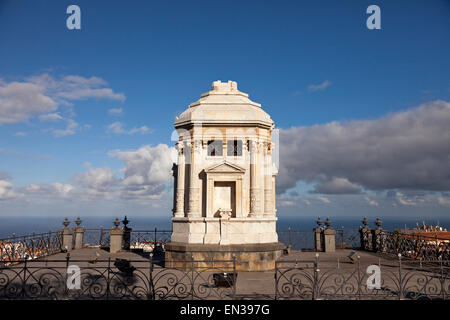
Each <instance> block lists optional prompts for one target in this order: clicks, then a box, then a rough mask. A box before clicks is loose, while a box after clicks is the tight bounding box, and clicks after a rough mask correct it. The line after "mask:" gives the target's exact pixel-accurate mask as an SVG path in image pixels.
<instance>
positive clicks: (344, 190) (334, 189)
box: [312, 177, 361, 194]
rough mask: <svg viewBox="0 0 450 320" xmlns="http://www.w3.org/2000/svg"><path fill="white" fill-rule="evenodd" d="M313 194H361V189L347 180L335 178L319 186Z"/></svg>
mask: <svg viewBox="0 0 450 320" xmlns="http://www.w3.org/2000/svg"><path fill="white" fill-rule="evenodd" d="M312 192H313V193H323V194H355V193H361V187H360V186H359V185H357V184H356V183H351V182H350V181H348V179H347V178H337V177H333V178H332V179H331V180H330V181H326V182H324V183H320V184H318V185H317V186H316V187H315V189H314V190H313V191H312Z"/></svg>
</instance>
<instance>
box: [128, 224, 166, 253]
mask: <svg viewBox="0 0 450 320" xmlns="http://www.w3.org/2000/svg"><path fill="white" fill-rule="evenodd" d="M171 235H172V230H158V228H155V229H153V230H132V231H131V235H130V249H142V250H144V251H153V249H154V248H155V247H156V246H162V247H164V245H165V244H166V243H168V242H170V237H171Z"/></svg>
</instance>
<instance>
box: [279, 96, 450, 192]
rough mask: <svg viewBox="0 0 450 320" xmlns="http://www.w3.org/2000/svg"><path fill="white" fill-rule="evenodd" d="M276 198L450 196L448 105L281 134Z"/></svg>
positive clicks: (425, 106) (436, 104)
mask: <svg viewBox="0 0 450 320" xmlns="http://www.w3.org/2000/svg"><path fill="white" fill-rule="evenodd" d="M280 159H281V161H280V170H279V176H278V180H277V186H278V192H279V193H283V192H284V191H286V190H287V189H289V188H293V187H295V185H296V183H297V182H298V181H304V182H306V183H315V184H316V186H315V189H314V191H313V192H316V193H324V194H351V193H360V192H361V188H362V189H366V190H375V191H380V190H389V189H400V190H401V189H404V190H429V191H447V190H450V103H449V102H446V101H440V100H438V101H432V102H428V103H424V104H422V105H420V106H418V107H416V108H413V109H410V110H407V111H402V112H397V113H393V114H388V115H387V116H385V117H382V118H379V119H376V120H364V121H349V122H331V123H328V124H324V125H315V126H311V127H292V128H290V129H287V130H281V131H280Z"/></svg>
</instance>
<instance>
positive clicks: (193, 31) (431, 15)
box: [0, 0, 450, 215]
mask: <svg viewBox="0 0 450 320" xmlns="http://www.w3.org/2000/svg"><path fill="white" fill-rule="evenodd" d="M71 4H77V5H79V7H80V8H81V30H68V29H67V28H66V19H67V17H68V14H66V8H67V7H68V6H69V5H71ZM371 4H376V5H378V6H379V7H380V8H381V27H382V28H381V30H368V29H367V27H366V19H367V17H368V16H369V15H368V14H366V8H367V7H368V6H369V5H371ZM449 18H450V2H448V1H439V0H436V1H432V2H430V1H375V2H374V1H226V2H216V1H99V0H97V1H92V0H91V1H61V0H58V1H43V0H39V1H21V0H14V1H8V0H0V79H1V80H0V88H2V87H3V88H4V89H5V88H10V89H11V88H12V87H8V86H10V85H11V84H14V83H19V84H22V85H23V84H26V83H31V84H33V85H38V86H40V88H42V90H43V91H42V92H41V93H42V95H44V96H45V97H50V98H51V99H52V100H53V101H54V103H55V105H51V103H50V105H46V104H45V103H46V102H45V101H44V102H42V105H40V107H42V108H43V109H39V110H41V111H42V112H41V111H39V112H37V111H33V110H35V109H33V110H28V109H27V110H24V111H23V113H21V114H20V115H19V116H18V117H19V118H11V115H8V114H7V111H5V113H4V120H3V123H0V171H1V172H3V173H2V174H3V178H4V180H3V181H6V182H4V184H3V188H4V191H3V198H4V199H3V200H1V201H0V214H1V215H12V214H14V215H20V214H24V215H30V214H32V212H31V211H33V214H44V213H48V214H55V215H56V214H58V212H61V211H64V210H69V211H70V212H77V211H79V210H81V209H82V210H85V211H86V212H87V213H89V214H102V212H103V211H105V210H109V207H108V206H112V204H111V201H107V200H106V204H105V202H104V201H105V200H104V199H105V198H104V197H103V196H104V195H105V193H106V192H107V191H108V190H109V189H108V186H107V184H108V183H109V182H111V181H115V182H114V183H117V181H118V180H120V179H123V174H125V178H126V175H133V173H132V172H131V171H133V168H132V166H133V163H134V162H133V161H134V160H133V159H134V158H133V159H131V158H130V157H133V156H134V155H133V154H123V152H125V151H129V152H133V151H137V150H141V149H140V148H142V147H143V146H146V145H149V148H155V147H156V146H157V145H158V144H163V145H168V146H171V145H172V142H171V141H170V135H171V132H172V130H173V119H174V117H175V116H176V115H178V114H179V113H181V112H182V111H183V110H184V109H185V108H186V107H187V106H188V104H189V103H191V102H193V101H195V100H197V99H198V98H199V97H200V94H201V93H203V92H206V91H208V90H209V88H210V85H211V82H212V81H214V80H225V81H226V80H233V81H237V82H238V87H239V89H240V90H241V91H243V92H246V93H249V94H250V98H251V99H252V100H254V101H256V102H258V103H261V104H262V106H263V108H264V109H265V110H266V111H267V112H268V113H269V114H270V115H271V117H272V119H273V120H274V121H275V123H276V126H277V127H278V128H280V129H283V130H288V129H289V128H297V127H305V128H310V127H312V126H315V125H316V126H319V129H320V128H325V127H320V126H326V125H327V124H329V123H331V122H333V121H334V122H337V123H339V124H342V125H343V126H346V123H349V122H350V123H355V121H377V119H383V117H389V116H390V115H393V114H396V113H398V112H414V111H411V110H415V108H417V107H418V106H420V105H423V104H426V105H427V108H431V109H432V110H435V109H436V108H441V109H442V108H444V111H445V110H448V107H447V104H448V101H450V76H449V74H450V73H449V71H450V59H449V53H450V41H449V40H450V19H449ZM74 76H76V77H78V78H75V77H74ZM19 87H20V89H21V90H22V89H23V90H28V89H30V90H32V89H33V88H26V87H24V86H21V85H19ZM5 92H6V93H5ZM8 92H9V96H8V97H9V99H12V98H11V93H10V91H7V89H5V91H4V93H3V94H4V97H3V99H5V96H6V95H7V94H8ZM21 92H22V91H21ZM28 93H29V92H28ZM23 97H24V95H22V94H21V96H20V97H19V98H18V99H22V98H23ZM1 99H2V96H1V91H0V108H1ZM4 101H6V100H4ZM33 101H34V100H33ZM435 101H441V102H442V103H443V104H440V105H439V106H438V107H436V105H435V104H432V103H433V102H435ZM47 102H48V101H47ZM446 103H447V104H446ZM25 105H26V106H28V107H29V106H30V102H29V101H28V100H27V101H26V103H25ZM28 107H25V108H28ZM45 108H47V109H45ZM433 108H435V109H433ZM446 108H447V109H446ZM111 109H117V110H121V113H120V114H117V112H116V113H115V114H114V113H111V112H109V111H108V110H111ZM431 109H429V110H431ZM441 109H439V110H441ZM5 110H6V109H5ZM36 110H37V109H36ZM427 110H428V109H427ZM0 111H1V110H0ZM428 113H429V112H426V111H424V112H423V113H420V114H428ZM48 114H56V115H53V120H52V121H50V120H48V119H50V118H47V120H44V119H45V116H44V117H43V115H48ZM415 114H416V113H414V115H415ZM417 114H419V113H417ZM445 114H448V112H447V111H446V113H445ZM0 115H1V114H0ZM8 117H10V118H8ZM411 117H412V118H415V116H411ZM0 119H1V118H0ZM5 119H6V120H5ZM430 121H431V120H430ZM114 123H115V126H111V125H112V124H114ZM117 123H120V124H117ZM429 126H434V122H432V123H431V124H429ZM429 126H428V127H429ZM449 126H450V123H449ZM108 127H109V129H108ZM444 127H445V126H444ZM346 128H347V127H346ZM444 130H445V129H444ZM286 132H287V133H286V135H287V134H288V133H289V132H293V131H286ZM302 132H303V131H302ZM447 132H448V131H444V132H443V138H442V139H444V140H443V141H440V142H441V144H439V146H438V147H436V148H437V149H433V150H428V149H427V151H425V150H424V149H416V151H417V153H423V152H428V154H429V157H431V158H433V156H434V155H435V154H438V156H436V159H437V158H439V159H445V157H446V156H447V155H448V154H449V153H448V152H449V151H448V146H449V145H450V140H448V139H447V138H446V135H445V134H446V133H447ZM430 139H431V140H430V141H435V140H434V139H432V138H431V137H430ZM446 139H447V140H446ZM445 142H449V144H448V145H447V147H446V146H445ZM431 144H432V143H431V142H430V143H428V144H427V146H431ZM112 150H116V153H114V152H111V151H112ZM149 150H150V151H149V153H148V154H150V156H149V157H150V158H151V159H154V158H152V157H153V156H151V154H152V152H153V150H154V149H149ZM164 150H166V149H164ZM311 150H314V149H311ZM436 150H437V151H436ZM141 151H142V152H144V151H145V150H141ZM118 152H119V153H118ZM158 152H162V151H161V150H159V151H158ZM304 152H305V153H307V152H309V149H308V150H304ZM301 153H302V152H300V154H301ZM400 158H401V157H400ZM124 159H125V160H124ZM447 159H448V158H447ZM159 160H161V159H159ZM422 160H423V159H422ZM422 160H421V159H419V160H418V161H417V162H414V163H412V164H411V167H412V169H414V166H415V165H417V163H422V162H423V161H422ZM126 161H128V164H127V162H126ZM152 161H153V160H152ZM298 161H300V160H298ZM294 167H295V164H294V165H293V166H292V168H294ZM97 168H101V169H104V171H100V170H98V171H95V172H94V171H92V170H94V169H97ZM105 168H108V169H105ZM123 168H125V169H123ZM321 168H323V167H321ZM122 169H123V170H122ZM127 169H128V170H129V171H128V173H127V172H126V170H127ZM442 169H443V172H444V173H443V175H441V179H443V181H441V182H440V183H435V184H433V183H428V181H422V180H420V178H418V180H417V181H413V182H407V183H406V182H405V184H402V185H400V184H399V185H396V184H395V183H393V184H388V183H378V184H377V183H375V182H373V181H368V180H367V179H366V180H364V179H363V178H360V179H359V178H357V177H353V176H352V178H350V176H351V175H350V174H348V175H346V174H345V173H342V172H339V173H336V175H333V174H330V175H329V177H328V178H327V179H328V180H327V181H321V180H320V178H318V177H321V175H320V172H317V175H316V176H314V177H308V178H306V176H305V175H302V173H301V172H300V173H299V174H298V176H296V181H297V184H296V185H297V186H296V187H295V183H294V187H293V186H292V181H291V182H289V183H287V182H286V184H285V187H284V188H283V191H285V192H283V193H281V194H280V197H281V198H280V207H279V208H278V212H279V214H281V215H282V214H287V215H288V214H289V215H295V214H297V212H300V213H298V214H302V213H303V214H311V215H313V214H314V215H315V214H317V213H323V212H329V211H330V210H332V211H334V212H337V214H346V213H348V212H349V210H350V211H351V212H363V211H364V212H369V213H371V214H373V215H377V214H379V215H382V213H383V212H385V213H386V212H387V213H388V214H392V215H395V214H407V213H408V214H409V213H413V214H415V215H421V214H424V212H425V211H426V214H434V215H446V214H448V213H449V206H448V204H449V203H450V199H449V195H448V193H449V188H448V187H447V186H448V180H449V179H450V178H448V177H447V175H448V172H447V171H446V169H447V167H446V166H445V164H444V167H443V168H442ZM89 170H91V173H92V174H91V175H88V174H86V175H84V176H83V173H86V172H89ZM107 170H111V172H109V171H108V172H107ZM292 170H294V169H292ZM317 170H324V169H317ZM423 170H424V171H423V172H424V173H423V175H422V176H427V177H437V176H439V174H436V175H434V174H435V172H434V171H433V172H431V171H430V170H428V169H423ZM416 171H417V170H416ZM124 172H125V173H124ZM445 172H447V175H446V174H445ZM110 173H112V175H111V174H110ZM95 174H97V178H99V179H100V180H101V179H103V180H101V181H103V182H101V183H100V184H99V183H97V182H92V179H94V180H95V177H96V176H95ZM405 174H406V173H405ZM105 176H106V177H107V178H105ZM77 177H78V178H77ZM336 177H337V179H341V178H342V179H346V181H344V180H336V179H335V178H336ZM0 178H1V176H0ZM147 178H148V177H147ZM105 179H106V180H105ZM108 179H110V180H108ZM358 179H359V180H358ZM430 179H431V178H430ZM433 179H437V178H433ZM0 180H1V179H0ZM87 180H89V181H87ZM116 180H117V181H116ZM144 180H145V181H144V182H143V183H145V184H146V185H145V187H146V188H150V189H152V191H148V190H149V189H146V190H147V191H148V193H145V195H146V196H148V197H147V198H145V197H144V198H145V199H144V198H143V197H140V196H139V197H135V196H133V197H131V198H130V199H128V200H126V201H117V202H118V203H117V204H114V206H115V207H114V208H112V209H111V210H113V211H114V210H131V211H133V210H134V211H135V212H136V214H139V215H146V214H155V215H165V214H170V209H171V202H170V193H171V182H170V180H167V179H166V180H165V179H164V178H159V179H157V181H153V180H152V179H151V178H148V179H147V180H146V179H144ZM316 180H317V181H316ZM96 181H97V180H96ZM108 181H109V182H108ZM339 181H340V182H342V181H344V182H345V183H346V184H347V185H348V183H347V182H349V183H352V184H355V185H358V186H360V187H361V188H362V189H361V190H362V191H358V192H354V193H353V194H348V193H345V194H343V193H341V192H340V191H338V192H331V193H330V191H329V189H327V190H328V191H326V192H325V193H320V192H317V190H315V189H314V186H317V184H319V186H320V184H321V183H322V184H326V185H327V186H330V183H332V184H333V183H334V185H335V184H336V183H337V182H339ZM53 183H60V184H62V185H66V187H67V186H73V187H74V188H78V189H83V188H85V189H86V188H89V189H90V190H91V189H92V190H94V189H95V188H100V189H101V190H100V191H99V190H98V189H95V192H97V191H99V192H100V195H99V194H97V193H96V196H92V194H91V195H90V197H89V200H86V201H83V202H82V203H81V202H78V200H76V198H72V196H71V195H70V192H69V193H64V192H63V196H61V193H59V196H58V195H54V196H52V195H51V193H52V192H53V191H54V189H55V188H54V187H53V189H52V188H50V187H51V186H52V184H53ZM102 183H103V184H102ZM111 183H113V182H111ZM30 185H33V186H36V187H34V189H33V188H31V187H30ZM99 185H100V187H99ZM161 186H165V191H161V190H162V189H161V188H163V187H161ZM281 186H284V184H281ZM348 186H350V185H348ZM116 187H117V185H116ZM0 188H1V184H0ZM69 188H70V187H69ZM155 188H156V189H157V191H155V190H154V189H155ZM6 189H7V190H9V191H5V190H6ZM38 189H39V190H40V191H36V190H38ZM107 189H108V190H107ZM316 189H317V188H316ZM319 189H320V190H322V191H323V190H324V189H323V188H319ZM0 190H2V189H0ZM33 190H34V191H33ZM52 190H53V191H52ZM314 190H315V191H314ZM320 190H319V191H320ZM358 190H359V189H358ZM405 190H406V191H405ZM289 191H291V193H289ZM292 191H294V192H293V193H292ZM389 191H390V192H391V193H389ZM93 192H94V191H93ZM392 192H394V194H393V193H392ZM430 192H431V193H430ZM350 193H351V192H350ZM388 193H389V194H390V195H391V196H392V194H393V195H394V196H393V197H394V198H395V199H397V202H396V203H397V204H398V206H392V201H391V200H386V201H387V202H386V204H385V205H383V203H384V201H385V199H386V198H388V197H387V194H388ZM398 194H400V196H399V195H398ZM1 197H2V193H1V192H0V198H1ZM158 197H159V198H158ZM317 197H322V198H326V199H327V200H328V201H330V202H329V203H327V202H326V201H321V200H319V201H317V203H319V204H320V205H319V204H317V205H315V204H314V199H316V198H317ZM365 197H366V198H368V199H369V200H365ZM402 197H403V198H402ZM420 197H424V199H426V200H423V201H422V200H420ZM433 197H434V198H433ZM112 198H113V199H115V196H113V197H112ZM311 198H312V199H313V201H312V202H311ZM356 198H357V199H356ZM431 198H433V199H435V200H436V201H435V202H433V201H432V200H431ZM106 199H108V198H107V197H106ZM308 199H309V200H308ZM358 199H359V200H358ZM399 199H400V200H399ZM402 199H403V200H402ZM418 199H419V200H418ZM439 199H441V200H439ZM371 200H372V201H375V202H376V203H377V205H369V204H370V201H371ZM401 200H402V201H403V202H404V203H408V201H410V204H406V205H403V206H402V201H401ZM146 201H148V202H149V203H151V205H149V204H148V203H147V202H146ZM283 201H284V202H283ZM358 201H359V202H358ZM413 201H416V202H415V203H418V205H412V203H413ZM421 201H422V202H421ZM113 202H114V201H113ZM307 202H310V204H307ZM283 203H284V204H285V205H286V206H284V207H283V206H281V205H282V204H283ZM372 203H374V202H372ZM420 203H427V206H424V205H421V204H420ZM324 205H326V206H324ZM413 207H414V208H413ZM105 208H108V209H105ZM118 208H119V209H118ZM430 212H431V213H430ZM329 215H330V214H329Z"/></svg>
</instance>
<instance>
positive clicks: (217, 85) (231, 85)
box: [212, 80, 238, 92]
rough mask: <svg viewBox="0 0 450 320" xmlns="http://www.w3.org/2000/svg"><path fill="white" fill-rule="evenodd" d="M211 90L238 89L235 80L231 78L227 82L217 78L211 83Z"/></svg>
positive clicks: (229, 90) (227, 90)
mask: <svg viewBox="0 0 450 320" xmlns="http://www.w3.org/2000/svg"><path fill="white" fill-rule="evenodd" d="M212 90H213V91H218V92H232V91H238V89H237V82H236V81H231V80H228V82H222V81H220V80H217V81H214V82H213V83H212Z"/></svg>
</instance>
